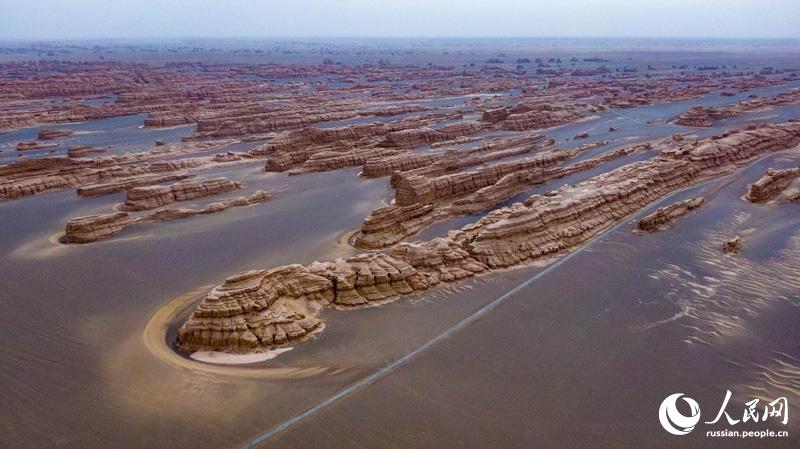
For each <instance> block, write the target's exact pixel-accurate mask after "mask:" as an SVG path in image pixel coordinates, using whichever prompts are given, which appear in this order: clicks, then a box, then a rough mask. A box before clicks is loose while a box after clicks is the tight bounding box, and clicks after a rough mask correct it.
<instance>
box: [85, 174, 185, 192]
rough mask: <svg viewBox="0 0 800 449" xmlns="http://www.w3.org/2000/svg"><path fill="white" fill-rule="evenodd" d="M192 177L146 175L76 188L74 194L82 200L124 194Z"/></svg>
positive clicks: (181, 175) (183, 175)
mask: <svg viewBox="0 0 800 449" xmlns="http://www.w3.org/2000/svg"><path fill="white" fill-rule="evenodd" d="M192 176H193V175H189V174H187V173H177V174H167V175H148V176H141V177H136V178H130V179H119V180H116V181H112V182H104V183H100V184H90V185H86V186H82V187H78V188H77V189H76V192H77V193H78V196H80V197H82V198H92V197H95V196H102V195H110V194H112V193H119V192H124V191H126V190H128V189H133V188H134V187H143V186H150V185H154V184H162V183H165V182H173V181H182V180H184V179H189V178H191V177H192Z"/></svg>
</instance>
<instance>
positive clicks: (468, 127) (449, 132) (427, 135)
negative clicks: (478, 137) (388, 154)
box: [382, 121, 484, 148]
mask: <svg viewBox="0 0 800 449" xmlns="http://www.w3.org/2000/svg"><path fill="white" fill-rule="evenodd" d="M483 130H484V125H482V124H481V123H478V122H469V121H465V122H459V123H452V124H448V125H442V126H440V127H438V128H428V127H425V128H415V129H404V130H401V131H394V132H391V133H389V134H387V135H386V137H385V138H384V140H383V143H382V145H383V146H386V147H400V148H414V147H418V146H421V145H431V144H434V143H440V142H447V141H450V140H456V139H458V138H460V137H466V136H471V135H474V134H477V133H479V132H481V131H483Z"/></svg>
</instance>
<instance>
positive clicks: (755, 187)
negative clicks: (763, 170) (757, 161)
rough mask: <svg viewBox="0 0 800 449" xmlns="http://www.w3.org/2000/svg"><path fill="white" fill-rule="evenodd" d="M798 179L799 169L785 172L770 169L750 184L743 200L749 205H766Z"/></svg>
mask: <svg viewBox="0 0 800 449" xmlns="http://www.w3.org/2000/svg"><path fill="white" fill-rule="evenodd" d="M798 178H800V167H798V168H787V169H785V170H775V169H772V168H770V169H769V170H767V174H766V175H764V176H763V177H762V178H761V179H759V180H758V181H756V182H754V183H752V184H750V187H749V188H748V191H747V195H745V199H746V200H747V201H750V202H751V203H766V202H768V201H770V200H772V199H774V198H775V197H777V196H778V195H779V194H780V193H781V192H783V191H784V190H786V189H787V188H788V187H789V186H790V185H791V184H792V182H794V180H795V179H798Z"/></svg>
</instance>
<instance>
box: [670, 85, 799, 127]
mask: <svg viewBox="0 0 800 449" xmlns="http://www.w3.org/2000/svg"><path fill="white" fill-rule="evenodd" d="M790 104H800V89H792V90H790V91H788V92H782V93H780V94H778V95H775V96H773V97H758V98H752V99H748V100H743V101H739V102H736V103H732V104H729V105H725V106H717V107H703V106H695V107H693V108H691V109H690V110H688V111H686V112H684V113H683V114H681V115H679V116H678V117H676V118H675V119H674V120H673V122H674V123H675V124H677V125H681V126H691V127H696V128H709V127H711V126H713V125H714V123H715V122H716V121H718V120H724V119H728V118H734V117H739V116H740V115H744V114H747V113H752V112H759V111H764V110H768V109H770V108H773V107H776V106H783V105H790Z"/></svg>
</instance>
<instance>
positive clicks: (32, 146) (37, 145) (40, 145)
mask: <svg viewBox="0 0 800 449" xmlns="http://www.w3.org/2000/svg"><path fill="white" fill-rule="evenodd" d="M58 145H59V143H58V142H40V141H34V142H20V143H18V144H17V151H30V150H44V149H46V148H55V147H57V146H58Z"/></svg>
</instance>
